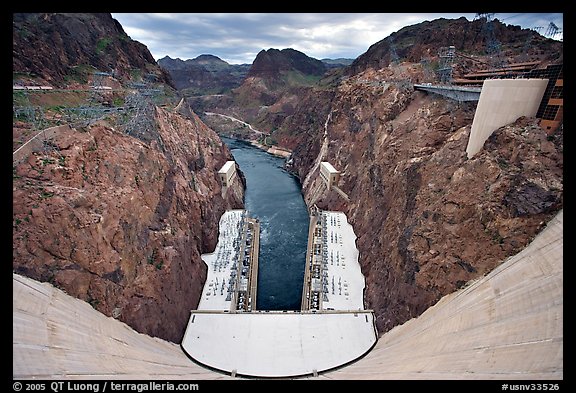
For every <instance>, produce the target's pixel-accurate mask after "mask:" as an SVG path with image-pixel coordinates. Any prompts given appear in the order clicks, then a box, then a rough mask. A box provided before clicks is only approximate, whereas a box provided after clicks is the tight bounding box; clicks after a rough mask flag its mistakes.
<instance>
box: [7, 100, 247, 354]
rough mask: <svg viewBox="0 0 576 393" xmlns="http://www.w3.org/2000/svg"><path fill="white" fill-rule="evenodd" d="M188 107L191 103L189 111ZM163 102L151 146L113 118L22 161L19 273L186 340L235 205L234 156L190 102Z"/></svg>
mask: <svg viewBox="0 0 576 393" xmlns="http://www.w3.org/2000/svg"><path fill="white" fill-rule="evenodd" d="M185 109H186V108H185ZM185 109H182V108H180V111H179V112H181V113H177V112H171V111H168V110H166V109H162V108H159V107H156V108H155V109H154V114H153V115H152V116H153V117H154V124H155V128H154V132H153V137H152V138H151V139H150V141H149V142H143V141H142V140H140V139H137V138H134V137H131V136H128V135H126V134H124V133H121V132H119V131H116V130H115V129H114V128H113V127H112V126H110V125H109V124H107V123H105V122H99V123H96V124H95V125H93V126H90V127H87V128H77V129H76V128H63V129H62V130H61V131H60V132H58V133H55V134H54V135H53V137H52V138H50V140H48V141H47V143H46V146H47V147H46V148H45V149H40V150H38V151H35V152H33V153H32V154H30V155H29V156H28V157H27V158H26V159H24V160H22V162H21V163H19V164H16V165H15V166H14V167H13V270H14V272H16V273H18V274H22V275H25V276H28V277H31V278H34V279H36V280H39V281H47V282H50V283H52V284H53V285H55V286H56V287H58V288H61V289H63V290H64V291H66V292H67V293H68V294H70V295H72V296H74V297H77V298H79V299H82V300H85V301H87V302H88V303H90V304H91V305H92V306H93V307H94V308H95V309H96V310H98V311H100V312H102V313H104V314H105V315H108V316H113V317H114V318H117V319H119V320H120V321H123V322H126V323H127V324H128V325H130V326H131V327H133V328H134V329H135V330H137V331H139V332H141V333H146V334H148V335H151V336H155V337H161V338H163V339H166V340H169V341H173V342H176V343H179V342H180V340H181V338H182V336H183V334H184V330H185V327H186V323H187V321H188V318H189V311H190V310H191V309H195V308H196V306H197V304H198V301H199V297H200V295H201V292H202V286H203V283H204V280H205V277H206V266H205V264H204V263H203V262H202V260H201V258H200V255H201V254H203V253H206V252H211V251H212V250H213V249H214V248H215V246H216V242H217V239H218V223H219V219H220V216H221V215H222V213H223V212H224V211H225V210H226V209H237V208H242V207H243V195H244V186H245V182H244V178H243V176H242V175H241V176H238V177H237V180H236V181H235V184H234V186H233V187H232V188H231V189H229V190H228V192H227V194H226V197H225V198H222V196H221V185H220V182H219V180H218V175H217V172H218V169H220V167H221V166H222V165H223V164H224V163H225V162H226V161H227V160H231V159H233V158H232V155H231V153H230V151H229V150H228V148H227V147H226V146H225V145H224V144H223V143H222V141H221V140H220V138H219V137H218V136H217V135H216V133H215V132H214V131H212V130H211V129H210V128H208V127H207V126H206V125H204V124H203V123H202V122H201V121H200V119H199V118H198V117H197V116H196V115H195V114H194V113H193V112H192V111H190V110H189V108H187V109H186V110H185Z"/></svg>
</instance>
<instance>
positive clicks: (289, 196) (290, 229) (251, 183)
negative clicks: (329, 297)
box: [222, 137, 309, 310]
mask: <svg viewBox="0 0 576 393" xmlns="http://www.w3.org/2000/svg"><path fill="white" fill-rule="evenodd" d="M222 140H223V141H224V143H226V145H227V146H228V147H229V148H230V150H231V151H232V154H233V155H234V159H235V160H236V162H237V163H238V165H240V170H242V172H243V173H244V175H245V176H246V192H245V209H246V210H248V212H249V214H250V216H252V217H254V218H258V219H259V220H260V256H259V269H258V296H257V304H256V307H257V309H259V310H300V302H301V297H302V285H303V280H304V263H305V259H306V245H307V241H308V223H309V216H308V210H307V208H306V204H305V203H304V199H303V197H302V193H301V185H300V182H299V181H298V179H297V178H296V177H295V176H293V175H292V174H290V173H289V172H287V171H286V170H285V169H284V168H283V164H284V159H282V158H278V157H275V156H272V155H270V154H268V153H266V152H265V151H263V150H261V149H258V148H256V147H254V146H252V145H250V144H249V143H247V142H244V141H239V140H235V139H230V138H226V137H222Z"/></svg>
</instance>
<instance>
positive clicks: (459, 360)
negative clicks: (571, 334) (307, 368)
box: [12, 211, 564, 380]
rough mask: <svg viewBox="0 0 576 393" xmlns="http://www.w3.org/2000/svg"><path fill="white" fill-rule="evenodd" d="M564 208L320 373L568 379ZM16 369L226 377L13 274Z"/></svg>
mask: <svg viewBox="0 0 576 393" xmlns="http://www.w3.org/2000/svg"><path fill="white" fill-rule="evenodd" d="M563 217H564V215H563V212H562V211H561V212H560V213H559V214H558V215H557V216H556V217H555V218H554V219H553V220H552V221H551V222H550V223H549V224H548V226H547V228H546V229H545V230H543V231H542V232H541V233H540V234H539V235H538V236H537V237H536V238H535V239H534V241H533V242H532V243H531V244H530V245H529V246H528V247H527V248H526V249H525V250H524V251H522V252H520V253H519V254H517V255H515V256H514V257H512V258H510V259H508V260H507V261H505V262H503V263H502V265H500V266H499V267H497V268H496V269H494V270H493V271H492V272H491V273H489V274H487V275H486V276H485V277H483V278H481V279H479V280H477V281H476V282H474V283H470V284H469V285H468V286H467V287H465V288H463V289H462V290H460V291H458V292H455V293H453V294H451V295H448V296H445V297H444V298H442V299H441V300H440V301H439V302H438V303H437V304H436V305H435V306H433V307H431V308H430V309H428V310H427V311H426V312H425V313H424V314H422V315H421V316H420V317H418V318H416V319H413V320H410V321H408V322H406V323H405V324H403V325H401V326H397V327H396V328H394V329H393V330H391V331H390V332H388V333H386V334H384V335H383V336H382V337H380V339H379V341H378V342H377V344H376V346H375V347H374V349H373V350H372V351H370V352H369V353H368V354H367V355H366V356H365V357H364V358H362V359H360V360H359V361H357V362H355V363H352V364H350V365H348V366H345V367H343V368H341V369H338V370H335V371H331V372H326V373H324V374H320V375H319V377H318V378H319V379H554V380H556V379H563V354H564V350H563V342H564V340H563V303H564V302H563V248H562V247H563ZM13 295H14V298H13V314H12V315H13V317H12V321H13V377H14V378H18V379H20V378H59V379H60V378H64V377H66V378H106V379H122V378H123V379H127V378H132V379H151V378H152V379H162V378H166V379H181V378H182V379H220V378H231V377H228V376H226V375H223V374H220V373H217V372H214V371H209V370H207V369H204V368H202V367H201V366H198V365H197V364H195V363H193V362H192V361H191V360H189V359H188V358H187V357H186V356H185V355H184V353H183V351H182V350H181V348H180V347H179V346H178V345H176V344H172V343H168V342H165V341H162V340H159V339H155V338H151V337H148V336H145V335H142V334H139V333H137V332H135V331H133V330H132V329H131V328H129V327H128V326H127V325H125V324H123V323H121V322H119V321H117V320H114V319H112V318H109V317H106V316H104V315H103V314H101V313H99V312H97V311H95V310H94V309H92V307H91V306H90V305H89V304H88V303H86V302H84V301H81V300H77V299H74V298H72V297H70V296H68V295H66V294H65V293H64V292H62V291H60V290H58V289H56V288H54V287H52V286H51V285H50V284H40V283H38V282H36V281H34V280H31V279H29V278H24V277H22V276H19V275H17V274H13Z"/></svg>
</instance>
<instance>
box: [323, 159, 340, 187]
mask: <svg viewBox="0 0 576 393" xmlns="http://www.w3.org/2000/svg"><path fill="white" fill-rule="evenodd" d="M320 176H321V177H322V180H324V182H325V183H326V186H327V187H328V189H330V188H332V186H335V185H337V184H338V180H339V179H340V172H339V171H337V170H336V169H335V168H334V167H333V166H332V164H330V163H329V162H327V161H322V162H321V163H320Z"/></svg>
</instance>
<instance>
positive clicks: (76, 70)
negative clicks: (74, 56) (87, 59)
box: [64, 64, 96, 85]
mask: <svg viewBox="0 0 576 393" xmlns="http://www.w3.org/2000/svg"><path fill="white" fill-rule="evenodd" d="M95 70H96V69H95V68H94V67H92V66H91V65H88V64H80V65H77V66H74V67H72V68H71V69H70V73H69V74H68V75H66V76H64V81H65V82H67V83H70V82H78V83H80V84H83V85H85V84H87V83H88V77H89V76H90V75H91V74H92V73H93V72H94V71H95Z"/></svg>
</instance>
